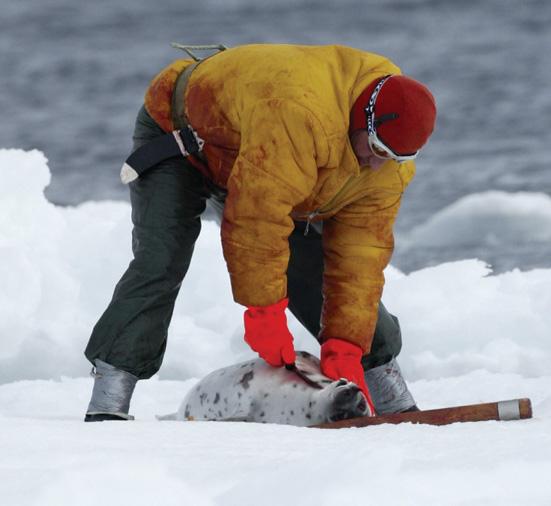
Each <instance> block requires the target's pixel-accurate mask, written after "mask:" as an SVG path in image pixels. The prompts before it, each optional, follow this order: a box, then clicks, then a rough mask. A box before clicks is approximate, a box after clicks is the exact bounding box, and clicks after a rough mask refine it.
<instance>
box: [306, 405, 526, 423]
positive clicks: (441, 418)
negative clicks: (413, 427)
mask: <svg viewBox="0 0 551 506" xmlns="http://www.w3.org/2000/svg"><path fill="white" fill-rule="evenodd" d="M525 418H532V403H531V402H530V399H513V400H510V401H499V402H488V403H483V404H472V405H469V406H457V407H453V408H442V409H430V410H427V411H412V412H410V413H395V414H392V415H380V416H372V417H370V416H362V417H359V418H350V419H348V420H340V421H338V422H329V423H323V424H321V425H313V426H312V427H315V428H318V429H343V428H347V427H367V426H368V425H380V424H383V423H391V424H398V423H406V422H409V423H424V424H428V425H448V424H450V423H457V422H483V421H488V420H502V421H506V420H522V419H525Z"/></svg>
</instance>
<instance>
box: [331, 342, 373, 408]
mask: <svg viewBox="0 0 551 506" xmlns="http://www.w3.org/2000/svg"><path fill="white" fill-rule="evenodd" d="M362 355H363V351H362V349H361V348H360V347H359V346H358V345H357V344H354V343H351V342H349V341H345V340H344V339H338V338H336V337H332V338H331V339H327V341H325V342H324V343H323V344H322V345H321V372H322V373H323V374H325V376H327V377H328V378H331V379H334V380H338V379H340V378H345V379H347V380H348V381H352V383H356V385H358V387H359V388H360V390H361V391H362V392H363V394H364V395H365V398H366V399H367V404H368V405H369V409H370V411H371V413H372V414H375V406H374V405H373V401H372V399H371V395H370V393H369V389H368V388H367V384H366V382H365V376H364V369H363V367H362V362H361V360H362Z"/></svg>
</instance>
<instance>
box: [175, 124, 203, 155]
mask: <svg viewBox="0 0 551 506" xmlns="http://www.w3.org/2000/svg"><path fill="white" fill-rule="evenodd" d="M172 135H173V136H174V139H175V140H176V143H177V144H178V147H179V148H180V152H181V153H182V155H183V156H189V155H195V154H197V153H199V152H201V151H202V150H203V146H204V145H205V141H204V140H203V139H201V137H199V135H198V134H197V132H196V131H195V130H193V128H191V126H189V125H186V126H184V127H183V128H181V129H180V130H174V131H173V132H172Z"/></svg>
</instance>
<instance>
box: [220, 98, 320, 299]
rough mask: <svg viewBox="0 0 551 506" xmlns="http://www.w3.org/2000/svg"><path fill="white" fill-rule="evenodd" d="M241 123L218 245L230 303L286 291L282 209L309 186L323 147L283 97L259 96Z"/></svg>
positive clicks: (310, 124) (306, 117) (305, 115)
mask: <svg viewBox="0 0 551 506" xmlns="http://www.w3.org/2000/svg"><path fill="white" fill-rule="evenodd" d="M241 123H242V130H241V146H240V152H239V155H238V157H237V159H236V161H235V164H234V166H233V168H232V172H231V175H230V178H229V180H228V196H227V199H226V203H225V207H224V219H223V222H222V246H223V251H224V257H225V259H226V263H227V266H228V271H229V274H230V279H231V285H232V291H233V296H234V299H235V301H236V302H238V303H240V304H243V305H246V306H251V305H254V306H266V305H269V304H273V303H275V302H278V301H279V300H281V299H282V298H283V297H285V296H286V294H287V276H286V272H287V265H288V262H289V242H288V238H289V235H290V234H291V232H292V231H293V228H294V224H293V220H292V218H291V217H290V213H291V210H292V209H293V207H295V206H296V205H297V204H299V203H300V202H302V201H303V200H305V199H306V198H307V197H308V196H309V195H310V193H311V192H312V189H313V187H314V185H315V183H316V180H317V177H318V170H317V167H318V166H319V165H321V164H323V163H324V161H325V159H326V158H327V157H328V147H327V140H326V136H325V135H324V133H323V131H322V129H321V126H320V124H319V122H318V121H317V120H316V119H315V118H314V117H313V116H312V114H311V113H310V112H309V111H308V110H307V109H306V108H304V107H302V106H300V105H298V104H296V103H294V102H292V101H289V100H281V99H270V100H264V101H259V102H257V104H256V105H255V106H254V107H253V108H252V109H251V110H250V111H248V112H246V114H245V115H244V117H243V118H242V121H241Z"/></svg>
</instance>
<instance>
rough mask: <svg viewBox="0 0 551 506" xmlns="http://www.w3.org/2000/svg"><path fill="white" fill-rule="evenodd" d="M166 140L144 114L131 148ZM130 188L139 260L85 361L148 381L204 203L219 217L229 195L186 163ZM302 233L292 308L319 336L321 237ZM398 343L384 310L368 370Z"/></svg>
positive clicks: (165, 167) (298, 233)
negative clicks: (111, 367) (158, 138)
mask: <svg viewBox="0 0 551 506" xmlns="http://www.w3.org/2000/svg"><path fill="white" fill-rule="evenodd" d="M163 134H164V132H163V130H162V129H161V128H160V127H159V126H158V125H157V124H156V123H155V122H154V121H153V119H152V118H151V117H150V116H149V114H148V113H147V112H146V110H145V108H142V109H141V110H140V112H139V114H138V117H137V119H136V127H135V130H134V149H136V148H138V147H139V146H141V145H143V144H145V143H147V142H148V141H150V140H151V139H153V138H155V137H157V136H159V135H163ZM129 187H130V200H131V204H132V223H133V225H134V228H133V230H132V251H133V253H134V259H133V260H132V261H131V262H130V265H129V266H128V269H127V271H126V272H125V273H124V275H123V276H122V278H121V280H120V281H119V282H118V284H117V286H116V287H115V291H114V294H113V298H112V300H111V302H110V304H109V306H108V307H107V309H106V310H105V312H104V313H103V315H102V316H101V318H100V320H99V321H98V323H97V324H96V326H95V327H94V330H93V332H92V336H91V337H90V341H89V343H88V346H87V347H86V351H85V354H86V357H87V358H88V360H90V361H91V362H92V363H94V360H95V359H97V358H99V359H100V360H103V361H104V362H107V363H108V364H111V365H113V366H115V367H117V368H119V369H122V370H124V371H127V372H130V373H131V374H134V375H135V376H137V377H138V378H140V379H146V378H149V377H151V376H152V375H153V374H155V373H156V372H157V371H158V370H159V368H160V366H161V363H162V360H163V355H164V351H165V348H166V340H167V333H168V327H169V324H170V320H171V318H172V313H173V310H174V303H175V301H176V296H177V295H178V291H179V290H180V285H181V284H182V280H183V279H184V276H185V275H186V272H187V270H188V268H189V264H190V261H191V257H192V254H193V247H194V244H195V241H196V240H197V237H198V236H199V232H200V230H201V218H200V217H201V214H202V213H203V212H204V210H205V208H206V203H207V199H210V203H211V204H212V207H213V208H214V209H215V211H217V213H218V214H219V215H220V216H221V213H222V210H223V206H224V196H225V192H224V190H223V189H221V188H218V187H215V186H214V185H213V184H212V183H211V182H210V181H209V180H208V179H207V178H206V177H204V176H203V175H202V174H201V173H200V172H199V171H198V170H196V169H195V168H194V167H193V166H192V165H191V164H190V163H189V162H188V161H187V160H185V159H183V158H181V157H176V158H170V159H168V160H165V161H163V162H161V163H160V164H159V165H157V166H156V167H154V168H153V169H151V170H150V171H148V172H147V174H145V175H144V176H143V177H141V178H139V179H137V180H136V181H134V182H132V183H130V185H129ZM304 228H305V224H304V223H302V222H296V223H295V230H294V232H293V233H292V234H291V236H290V238H289V245H290V250H291V256H290V260H289V267H288V271H287V277H288V284H287V289H288V297H289V309H290V310H291V312H292V313H293V314H294V315H295V316H296V318H297V319H298V320H299V321H300V322H301V323H302V324H303V325H304V327H305V328H306V329H308V331H309V332H310V333H311V334H312V335H313V336H317V334H318V332H319V330H320V316H321V307H322V277H323V251H322V245H321V234H320V233H319V231H318V230H316V228H315V227H310V230H309V232H308V234H307V235H304ZM190 295H191V296H192V294H190ZM215 297H216V294H213V298H215ZM401 344H402V343H401V334H400V327H399V325H398V320H397V319H396V318H395V317H394V316H393V315H391V314H389V313H388V312H387V310H386V309H385V307H384V306H383V304H382V303H381V304H379V319H378V322H377V328H376V330H375V337H374V340H373V345H372V349H371V353H370V354H369V355H367V356H366V357H364V367H365V368H366V369H369V368H372V367H376V366H379V365H383V364H385V363H386V362H388V361H389V360H390V359H391V358H392V357H395V356H396V355H398V353H399V352H400V348H401Z"/></svg>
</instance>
